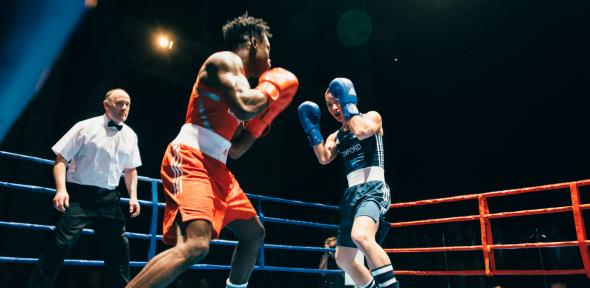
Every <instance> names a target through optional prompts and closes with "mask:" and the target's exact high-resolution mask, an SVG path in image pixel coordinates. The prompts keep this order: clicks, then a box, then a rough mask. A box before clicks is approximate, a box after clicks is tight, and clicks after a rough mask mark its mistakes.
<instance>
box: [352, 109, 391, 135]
mask: <svg viewBox="0 0 590 288" xmlns="http://www.w3.org/2000/svg"><path fill="white" fill-rule="evenodd" d="M346 123H347V124H348V127H349V128H350V131H352V134H354V135H355V136H356V138H358V139H359V140H363V139H366V138H369V137H371V136H373V135H374V134H375V133H378V134H383V129H382V119H381V115H379V113H377V112H375V111H370V112H368V113H366V114H363V115H362V116H361V117H352V118H350V119H349V120H347V121H346Z"/></svg>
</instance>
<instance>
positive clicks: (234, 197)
mask: <svg viewBox="0 0 590 288" xmlns="http://www.w3.org/2000/svg"><path fill="white" fill-rule="evenodd" d="M222 32H223V38H224V40H225V42H226V45H227V46H228V49H229V51H222V52H217V53H214V54H212V55H211V56H209V58H207V60H205V62H204V63H203V65H202V66H201V68H200V69H199V73H198V75H197V80H196V83H195V85H194V87H193V90H192V94H191V96H190V102H189V105H188V110H187V114H186V121H185V124H184V125H183V126H182V128H181V129H180V132H179V134H178V136H177V137H176V138H175V139H174V140H173V141H172V142H171V143H170V144H169V145H168V148H167V150H166V152H165V155H164V159H163V160H162V168H161V175H162V183H163V186H164V192H165V195H166V209H165V212H164V221H163V235H164V237H163V238H164V242H165V243H167V244H175V246H174V247H173V248H170V249H168V250H166V251H164V252H162V253H160V254H158V255H157V256H155V257H154V258H153V259H151V260H150V261H149V262H148V263H147V265H146V266H145V267H144V268H143V269H142V270H141V272H140V273H139V274H137V275H136V277H135V278H134V279H133V280H131V282H130V283H129V285H128V286H127V287H166V286H167V285H169V284H170V283H171V282H172V281H173V280H174V279H175V278H176V277H178V276H179V275H180V274H181V273H182V272H184V271H185V270H187V269H189V268H190V267H191V265H193V264H195V263H197V262H198V261H199V260H201V259H203V258H204V257H205V256H206V255H207V252H208V251H209V242H210V241H211V239H215V238H217V237H218V236H219V233H220V231H221V230H222V229H223V228H224V227H228V228H229V229H230V230H231V231H232V232H233V233H234V234H235V235H236V236H237V238H238V245H237V246H236V248H235V251H234V254H233V257H232V260H231V270H230V273H229V277H228V279H227V281H226V287H229V288H238V287H247V286H248V280H249V278H250V275H251V273H252V269H253V268H254V264H255V262H256V257H257V255H258V249H259V247H260V245H261V244H262V242H263V240H264V227H263V226H262V224H261V223H260V221H259V220H258V217H257V215H256V211H255V210H254V208H253V206H252V204H251V203H250V201H249V200H248V198H247V197H246V194H245V193H244V191H242V189H241V188H240V185H239V184H238V182H237V180H236V179H235V177H234V175H233V174H232V173H231V172H230V171H229V170H228V168H227V167H226V164H225V162H226V159H227V157H228V156H230V157H232V158H234V159H235V158H238V157H240V156H241V155H242V154H243V153H244V152H245V151H246V150H248V148H250V147H251V145H252V144H253V143H254V142H255V141H256V139H258V138H259V137H260V136H261V135H262V134H263V132H264V131H265V130H266V129H267V128H268V126H269V125H270V123H271V122H272V121H273V120H274V119H275V118H276V116H278V114H279V113H281V112H282V111H283V110H284V109H285V108H286V107H287V106H288V105H289V104H290V103H291V101H292V99H293V97H294V95H295V93H296V92H297V88H298V86H299V83H298V81H297V78H296V77H295V75H293V74H292V73H291V72H289V71H287V70H285V69H282V68H272V69H271V68H270V58H269V55H270V42H269V38H270V37H271V36H272V35H271V34H270V28H269V26H268V25H267V23H266V22H265V21H264V20H262V19H259V18H254V17H252V16H249V15H248V14H247V13H246V14H244V15H242V16H240V17H237V18H235V19H233V20H231V21H229V22H227V23H226V24H225V25H224V26H223V29H222ZM247 77H258V78H259V82H258V86H256V87H255V88H251V87H250V85H249V83H248V80H247Z"/></svg>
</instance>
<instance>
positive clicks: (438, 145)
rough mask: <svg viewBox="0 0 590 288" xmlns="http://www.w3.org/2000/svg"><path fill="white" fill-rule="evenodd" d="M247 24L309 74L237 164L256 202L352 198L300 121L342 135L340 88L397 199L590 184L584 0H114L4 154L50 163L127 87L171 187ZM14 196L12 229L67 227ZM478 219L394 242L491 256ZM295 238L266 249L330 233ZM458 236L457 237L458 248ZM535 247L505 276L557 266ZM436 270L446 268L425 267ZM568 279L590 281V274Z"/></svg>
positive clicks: (556, 224)
mask: <svg viewBox="0 0 590 288" xmlns="http://www.w3.org/2000/svg"><path fill="white" fill-rule="evenodd" d="M245 11H248V13H249V14H250V15H252V16H255V17H261V18H263V19H265V20H266V21H267V22H268V23H269V25H270V27H271V32H272V33H273V34H274V36H273V37H272V39H271V58H272V63H273V65H274V66H280V67H284V68H286V69H288V70H290V71H292V72H294V73H295V74H296V75H297V76H298V78H299V80H300V83H301V85H300V90H299V91H300V92H299V93H298V94H297V96H296V98H295V100H294V101H293V104H292V105H291V106H290V107H289V108H288V109H287V110H286V111H285V112H283V113H282V114H281V116H279V118H278V119H277V120H276V121H275V122H274V123H273V125H272V129H271V131H270V133H269V134H268V135H266V136H265V137H263V138H262V139H260V140H259V141H258V143H257V144H256V145H255V146H254V147H253V148H252V149H251V150H250V151H249V152H248V153H247V154H246V155H245V156H243V157H242V158H241V159H239V160H237V161H230V162H229V164H228V165H229V166H230V168H231V169H232V170H233V171H234V174H235V175H236V176H237V178H238V180H239V181H240V183H241V185H242V186H243V188H244V190H245V191H247V192H248V193H253V194H261V195H270V196H277V197H283V198H288V199H297V200H304V201H311V202H319V203H326V204H334V205H337V203H338V199H339V194H340V193H341V191H342V189H343V188H345V186H346V181H345V177H344V175H343V169H342V167H341V164H340V163H339V161H335V162H334V163H333V164H331V165H328V166H321V165H319V164H318V163H317V160H316V159H315V156H314V155H313V153H312V150H311V148H310V147H309V146H308V144H307V139H306V137H305V135H304V133H303V131H302V130H301V128H300V127H299V122H298V119H297V115H296V114H297V113H296V108H297V106H298V105H299V104H300V103H301V102H303V101H306V100H311V101H314V102H318V103H319V104H320V106H321V107H322V113H323V114H324V115H323V116H322V132H323V134H324V135H325V136H327V135H328V133H331V132H333V131H334V130H335V129H337V128H338V123H336V122H335V121H334V120H333V119H332V118H331V117H330V116H329V114H328V112H327V110H326V109H325V108H324V107H325V106H323V105H322V103H323V92H324V90H325V89H326V87H327V85H328V83H329V81H330V80H331V79H332V78H334V77H348V78H350V79H352V80H353V82H354V83H355V87H356V90H357V93H358V95H359V108H360V110H361V111H368V110H376V111H378V112H379V113H380V114H381V115H382V117H383V119H384V120H383V121H384V123H383V126H384V129H385V139H384V142H385V147H386V179H387V182H388V184H389V185H390V187H391V189H392V192H393V194H392V195H393V201H394V202H405V201H412V200H419V199H428V198H439V197H445V196H451V195H462V194H471V193H480V192H487V191H494V190H502V189H508V188H519V187H526V186H534V185H541V184H549V183H557V182H565V181H572V180H580V179H585V178H588V175H589V172H588V170H589V169H588V164H589V163H590V153H589V152H588V149H587V147H588V140H589V139H590V138H589V136H588V133H587V125H588V120H587V119H588V112H587V111H588V108H587V107H588V104H590V100H588V96H589V95H590V93H589V90H590V89H589V88H588V84H589V83H590V79H589V78H590V72H589V69H588V64H590V56H589V55H588V52H589V51H590V44H589V41H588V40H589V39H588V38H589V36H590V33H589V31H588V27H590V13H589V12H590V9H589V4H587V3H586V2H585V1H558V0H551V1H547V0H537V1H533V0H521V1H509V0H494V1H492V0H446V1H436V0H395V1H385V0H381V1H378V0H365V1H351V0H348V1H347V0H339V1H336V0H325V1H312V0H304V1H255V2H254V1H239V2H238V1H235V2H234V1H207V2H204V3H201V1H155V0H148V1H115V0H110V1H109V0H103V1H100V2H99V4H98V6H97V7H96V8H95V9H93V10H89V11H88V13H87V15H86V16H85V18H84V19H83V21H82V22H81V23H80V25H79V26H78V28H77V30H76V31H75V33H74V34H73V35H71V37H70V40H69V42H68V44H67V46H66V47H65V49H64V50H63V51H62V53H61V55H60V56H59V58H58V60H57V61H56V62H55V63H54V65H53V67H52V68H51V70H50V73H49V74H48V76H47V79H46V80H45V82H44V85H43V86H42V89H41V90H40V91H39V93H38V95H37V96H36V97H35V98H34V100H33V102H31V103H30V104H29V105H28V107H27V109H26V110H25V112H24V113H23V114H22V115H21V117H20V118H19V120H18V122H17V123H16V124H15V125H14V126H13V128H12V130H11V132H10V133H9V134H8V135H7V137H6V138H5V139H4V140H3V142H2V143H1V144H0V148H1V150H5V151H10V152H16V153H23V154H28V155H33V156H38V157H42V158H48V159H53V157H54V155H53V154H52V152H51V150H50V147H51V146H52V145H53V144H54V143H55V142H56V141H57V140H58V139H59V138H60V137H61V136H62V135H63V134H64V133H65V132H66V131H67V130H68V129H69V128H70V127H71V126H72V125H73V124H74V123H76V122H77V121H80V120H82V119H86V118H89V117H93V116H97V115H100V114H102V113H103V108H102V105H101V101H102V98H103V97H104V93H105V92H106V90H108V89H110V88H113V87H121V88H124V89H126V90H127V91H128V92H129V93H130V95H131V98H132V109H131V112H130V117H129V120H128V121H127V124H128V125H130V126H131V127H132V128H133V129H134V130H135V132H136V133H137V134H138V136H139V141H140V142H139V146H140V150H141V155H142V160H143V166H142V167H140V169H139V173H140V174H141V175H144V176H149V177H154V178H157V177H158V176H159V167H160V166H159V165H160V161H161V157H162V155H163V151H164V149H165V147H166V145H167V144H168V142H169V141H170V140H172V139H173V138H174V137H175V135H176V134H177V132H178V131H179V128H180V126H181V125H182V123H183V121H184V117H185V112H186V105H187V103H188V99H189V95H190V90H191V88H192V84H193V82H194V78H195V75H196V71H197V70H198V68H199V65H200V64H201V63H202V62H203V61H204V60H205V59H206V57H208V56H209V55H210V54H211V53H212V52H214V51H216V50H220V49H223V46H222V40H221V26H222V25H223V24H224V23H225V22H226V21H228V20H229V19H231V18H233V17H236V16H239V15H241V14H243V13H244V12H245ZM351 11H352V12H351ZM351 13H352V14H351ZM355 13H356V14H355ZM359 13H361V15H360V16H359ZM363 13H364V14H363ZM363 15H364V16H365V17H367V18H366V19H369V20H368V23H370V24H369V25H370V29H368V28H367V26H363V23H367V22H363V18H362V16H363ZM349 16H350V17H349ZM160 29H162V30H165V31H170V32H171V33H172V34H173V35H174V37H175V39H174V40H175V44H174V47H173V50H172V51H170V52H168V53H164V51H161V50H158V49H157V48H155V47H154V45H153V44H154V38H153V36H154V34H155V33H157V31H158V30H160ZM365 32H366V33H365ZM48 37H51V36H50V35H48ZM0 161H1V162H0V163H2V164H1V166H0V172H1V175H2V179H4V180H2V181H14V182H17V183H28V184H33V185H40V186H47V187H53V184H52V176H51V173H50V168H49V166H46V165H40V164H30V163H23V162H19V161H14V160H7V159H1V160H0ZM3 192H5V193H1V194H0V201H1V202H0V209H1V210H0V211H1V212H0V215H1V218H2V219H6V221H17V222H30V223H42V224H47V225H53V224H54V223H55V219H57V217H58V216H59V215H58V213H57V212H52V211H51V209H50V199H51V196H50V195H43V196H39V195H34V196H33V195H32V193H31V192H26V191H11V190H6V191H3ZM583 192H584V191H583ZM139 194H140V198H142V199H149V187H148V185H145V184H141V185H140V193H139ZM586 194H587V193H586ZM586 198H587V197H584V199H586ZM568 199H569V196H568V194H567V191H557V192H555V193H539V194H534V195H526V196H518V197H508V198H507V199H504V201H503V202H502V201H500V200H498V201H496V200H493V201H491V203H490V205H491V210H492V212H497V211H512V210H517V209H529V208H541V207H549V206H561V205H568V201H569V200H568ZM547 205H548V206H547ZM263 208H264V212H265V214H266V215H267V216H273V217H282V218H287V219H299V220H309V221H316V222H321V223H331V224H335V223H337V219H338V217H337V214H336V213H337V212H335V211H332V212H326V211H323V210H318V209H311V208H310V209H308V208H294V207H293V206H289V205H278V204H264V206H263ZM148 210H149V209H148V207H143V211H142V213H143V214H142V216H141V217H140V218H141V219H132V220H130V221H129V223H128V230H129V231H132V232H145V231H147V227H148V225H149V223H148V222H147V221H148V220H147V219H148V218H149V211H148ZM472 214H477V207H476V203H469V204H454V205H449V206H445V207H444V208H443V207H438V206H436V207H433V208H411V209H399V210H394V211H390V212H389V214H388V219H390V220H391V221H399V220H416V219H427V218H432V217H440V216H458V215H472ZM494 223H498V224H497V225H498V231H500V232H498V233H503V234H504V235H510V236H505V239H502V238H500V239H498V237H495V240H497V241H503V242H510V241H513V242H514V243H517V242H527V241H533V242H534V241H536V240H535V239H536V238H535V237H532V238H529V236H531V235H534V231H535V229H538V230H540V231H541V232H540V233H542V235H544V236H546V237H547V238H542V237H541V240H543V239H547V240H546V241H560V240H574V239H575V235H574V234H573V233H574V232H573V221H572V220H571V217H570V215H569V214H567V215H555V216H537V217H522V218H519V219H518V220H514V221H513V222H510V221H508V220H502V221H496V222H494ZM473 224H474V225H473V227H472V226H470V225H471V223H470V224H469V225H468V224H456V225H434V226H428V227H423V228H421V229H422V230H419V229H410V228H403V229H399V230H393V231H392V232H391V233H390V235H389V236H388V238H387V240H386V244H385V245H384V246H386V247H412V246H415V247H428V246H441V245H442V243H443V242H442V237H441V236H442V235H446V239H447V240H446V241H455V242H453V243H454V244H455V245H471V244H469V243H470V241H471V242H472V243H475V244H474V245H477V244H478V243H479V241H480V240H479V236H478V235H479V232H477V231H478V229H479V228H478V227H477V226H476V224H477V223H473ZM284 226H285V225H283V226H280V225H276V224H268V225H267V232H268V236H267V243H276V244H293V245H313V246H320V245H322V243H323V239H324V238H325V237H327V236H329V235H330V234H333V231H324V230H323V229H317V230H316V229H314V228H300V227H296V226H291V227H284ZM287 226H288V225H287ZM0 229H1V230H0V231H1V232H0V247H1V248H0V254H1V255H6V256H15V257H17V256H18V257H38V255H39V254H40V252H41V249H42V247H43V245H44V244H45V243H46V240H47V237H48V235H47V233H45V232H30V231H27V232H25V231H13V230H7V229H4V228H0ZM457 235H460V236H457ZM223 236H224V237H226V238H231V237H232V236H231V235H229V234H227V235H225V234H224V235H223ZM496 236H497V235H496ZM453 237H456V238H457V239H454V240H448V239H449V238H453ZM499 237H500V236H499ZM23 238H24V239H25V240H23ZM558 238H562V239H558ZM94 244H96V243H93V242H92V238H91V237H82V239H81V242H80V244H79V245H77V247H76V248H75V250H74V251H73V255H72V257H71V258H87V259H96V258H98V257H99V256H98V255H99V254H97V253H98V252H96V251H95V249H92V247H93V245H94ZM445 244H449V243H447V242H445ZM449 245H450V244H449ZM31 246H33V247H31ZM146 249H147V245H146V244H145V243H144V241H140V240H131V252H132V255H133V256H132V260H144V259H145V251H146ZM160 249H164V247H160ZM567 249H569V248H567ZM567 249H566V250H567ZM220 250H221V249H220ZM226 250H227V249H226ZM533 250H534V249H532V250H525V251H524V252H519V253H521V254H518V253H517V254H515V255H512V256H510V255H508V256H506V258H503V259H507V260H506V261H504V260H501V261H499V262H500V263H503V264H502V265H505V266H500V265H499V268H502V269H509V268H510V267H511V265H513V266H515V267H516V268H523V269H526V268H529V269H535V268H539V267H538V266H539V265H544V267H545V268H551V267H549V266H551V265H552V264H547V263H545V262H548V261H550V260H551V258H550V257H552V256H551V255H550V254H551V253H554V252H555V251H556V249H543V251H542V253H541V254H542V255H543V259H544V262H543V263H541V262H540V260H539V252H538V251H537V250H534V251H533ZM567 251H569V254H571V255H573V256H568V258H567V259H569V260H568V261H569V262H567V261H566V262H567V263H566V264H563V265H562V264H554V265H556V266H555V267H552V268H563V267H564V265H565V266H567V265H572V266H574V268H579V267H581V263H579V256H578V255H577V254H576V251H577V250H576V249H573V250H567ZM506 253H507V254H509V253H512V251H508V252H506ZM515 253H516V252H515ZM522 253H524V254H522ZM316 254H317V253H316ZM316 254H314V253H309V254H308V253H300V252H298V253H289V252H280V253H279V252H278V251H273V252H269V255H267V257H268V259H267V264H272V265H285V266H291V267H316V265H317V262H318V261H319V257H320V255H319V254H318V255H316ZM453 254H454V253H450V254H449V255H446V256H448V257H446V259H447V263H448V264H447V266H448V267H449V269H482V267H483V266H482V264H481V263H479V262H478V261H481V260H470V259H472V258H473V259H479V258H480V254H481V253H479V254H473V255H472V254H460V253H455V254H457V255H453ZM433 255H434V256H425V255H419V256H417V255H405V256H404V255H403V254H402V255H399V256H398V254H395V255H392V259H393V262H394V267H396V269H399V270H427V269H440V270H444V269H445V268H446V267H445V266H444V262H441V261H443V259H445V257H444V256H445V255H438V254H436V253H435V254H433ZM408 256H411V257H408ZM229 257H230V256H229V253H228V252H226V251H218V250H216V248H215V249H214V250H212V252H211V253H210V256H208V258H207V259H206V260H205V261H204V263H221V264H227V263H228V261H229ZM428 257H434V258H428ZM453 257H454V258H453ZM478 257H479V258H478ZM497 257H498V256H497ZM510 257H512V258H510ZM300 258H301V259H300ZM285 259H287V260H285ZM433 259H434V260H433ZM510 259H513V260H514V259H519V260H520V261H521V262H523V261H524V262H526V263H517V262H518V261H516V260H515V261H511V260H510ZM523 259H525V260H523ZM502 261H504V262H502ZM559 261H561V260H559ZM559 261H557V262H559ZM269 262H270V263H269ZM429 263H430V264H433V263H434V264H433V265H434V266H436V267H428V264H429ZM453 263H454V264H453ZM469 263H471V264H472V265H471V264H469ZM437 265H438V266H437ZM441 265H442V266H441ZM453 265H455V266H453ZM519 265H521V266H519ZM431 266H432V265H431ZM1 267H2V268H0V269H5V270H6V271H8V270H10V269H13V270H15V271H16V272H15V273H17V274H18V273H20V274H23V275H26V274H27V273H28V271H29V270H30V266H28V265H6V264H2V266H1ZM68 269H71V268H66V270H65V271H68ZM10 271H12V270H10ZM133 272H134V273H135V272H137V271H133ZM194 273H203V272H202V271H201V272H194ZM206 273H207V275H208V276H210V277H211V278H216V280H213V281H212V282H213V283H217V282H218V281H220V279H225V277H226V276H225V273H226V272H224V271H221V272H206ZM216 273H217V274H216ZM62 274H67V273H62ZM64 277H65V276H64ZM195 277H196V276H195ZM314 277H317V276H316V275H306V274H295V275H293V274H287V273H274V272H255V273H254V278H253V280H252V281H251V282H252V284H253V285H259V286H254V287H278V285H271V284H269V283H271V282H276V281H285V280H286V279H288V281H287V282H288V285H294V286H286V287H313V285H314V284H309V283H315V282H314V281H316V280H315V279H316V278H314ZM217 278H218V279H217ZM400 278H401V279H402V281H403V280H405V281H406V283H408V286H407V287H412V286H413V287H446V286H447V284H448V283H451V286H452V287H486V286H485V285H488V284H491V283H492V282H495V281H499V282H501V283H508V284H506V285H507V286H506V287H515V286H510V285H509V284H510V283H520V284H519V285H521V286H519V287H523V286H522V283H532V284H530V285H531V286H527V287H543V280H544V279H543V277H541V276H538V277H496V278H493V279H484V278H478V277H465V278H461V277H451V279H449V282H447V279H446V278H444V277H426V278H420V277H404V276H401V277H400ZM457 278H461V279H457ZM472 278H473V279H472ZM476 278H477V279H476ZM562 278H564V279H566V280H567V281H571V283H572V284H576V285H588V282H587V281H586V280H584V277H582V276H580V277H562ZM551 279H553V278H551ZM551 279H549V280H551ZM63 281H65V280H63ZM256 281H258V284H256ZM519 281H520V282H519ZM484 282H486V283H484ZM261 283H266V284H261ZM218 285H221V284H218ZM263 285H264V286H263ZM527 285H528V284H527ZM404 286H406V285H404ZM214 287H216V286H215V285H214ZM579 287H583V286H579ZM586 287H587V286H586Z"/></svg>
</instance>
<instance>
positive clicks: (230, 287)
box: [225, 278, 248, 288]
mask: <svg viewBox="0 0 590 288" xmlns="http://www.w3.org/2000/svg"><path fill="white" fill-rule="evenodd" d="M246 287H248V282H246V283H244V284H233V283H231V282H230V281H229V278H227V281H225V288H246Z"/></svg>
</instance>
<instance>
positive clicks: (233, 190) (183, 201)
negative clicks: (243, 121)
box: [160, 143, 257, 245]
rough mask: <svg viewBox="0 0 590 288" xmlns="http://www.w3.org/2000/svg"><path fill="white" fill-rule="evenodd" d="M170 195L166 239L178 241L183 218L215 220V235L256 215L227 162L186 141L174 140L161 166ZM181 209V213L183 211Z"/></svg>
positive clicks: (166, 190) (167, 197)
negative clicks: (237, 222)
mask: <svg viewBox="0 0 590 288" xmlns="http://www.w3.org/2000/svg"><path fill="white" fill-rule="evenodd" d="M160 174H161V176H162V185H163V186H164V194H165V196H166V208H165V210H164V221H163V223H162V226H163V229H162V230H163V232H162V234H163V241H164V243H166V244H170V245H172V244H175V243H176V225H175V221H176V219H177V217H178V216H180V217H179V219H178V220H179V221H182V223H187V222H189V221H193V220H205V221H208V222H210V223H211V226H212V231H211V239H216V238H218V237H219V233H220V232H221V230H222V229H223V228H224V227H225V226H226V225H227V224H229V223H231V222H233V221H235V220H240V219H243V220H248V219H251V218H252V217H256V216H257V214H256V210H254V207H253V206H252V203H251V202H250V200H249V199H248V197H247V196H246V194H245V193H244V191H243V190H242V188H240V185H239V184H238V181H237V180H236V178H235V177H234V175H233V174H232V173H231V172H230V171H229V169H228V168H227V166H226V165H225V164H224V163H222V162H220V161H218V160H216V159H215V158H212V157H209V156H207V155H205V154H203V153H202V152H201V151H199V150H197V149H195V148H193V147H191V146H188V145H184V144H177V143H171V144H169V145H168V148H167V149H166V153H165V154H164V159H162V167H161V170H160ZM179 212H180V214H179Z"/></svg>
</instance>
